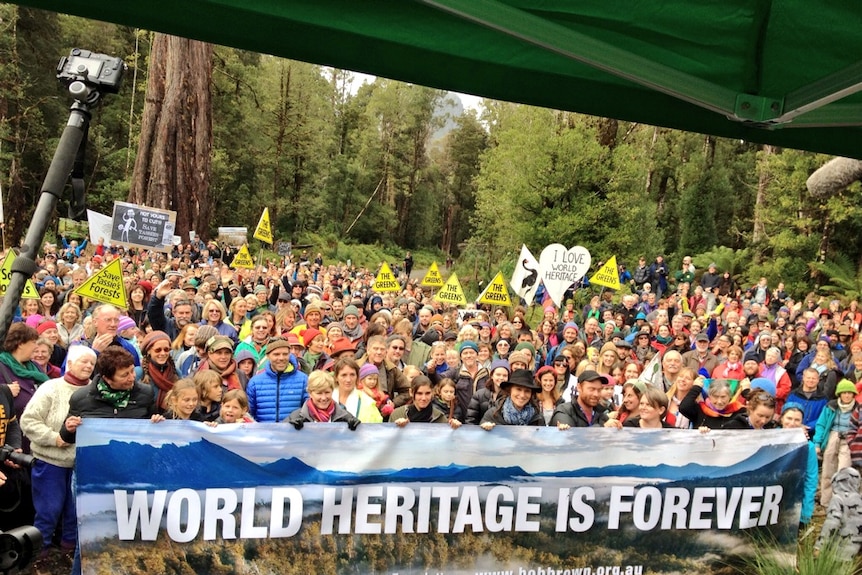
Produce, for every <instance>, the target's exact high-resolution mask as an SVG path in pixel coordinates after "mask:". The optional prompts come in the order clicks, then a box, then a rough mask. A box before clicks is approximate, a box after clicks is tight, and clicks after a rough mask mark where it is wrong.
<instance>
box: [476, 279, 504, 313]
mask: <svg viewBox="0 0 862 575" xmlns="http://www.w3.org/2000/svg"><path fill="white" fill-rule="evenodd" d="M476 301H477V302H479V303H487V304H490V305H504V306H511V305H512V300H511V299H509V291H508V290H507V289H506V281H505V280H504V279H503V272H497V275H495V276H494V279H493V280H491V283H489V284H488V287H486V288H485V290H484V291H483V292H482V293H481V294H479V297H478V298H477V299H476Z"/></svg>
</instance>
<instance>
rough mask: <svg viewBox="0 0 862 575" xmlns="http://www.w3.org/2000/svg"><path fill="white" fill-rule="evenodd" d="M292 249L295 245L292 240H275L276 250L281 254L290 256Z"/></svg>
mask: <svg viewBox="0 0 862 575" xmlns="http://www.w3.org/2000/svg"><path fill="white" fill-rule="evenodd" d="M292 250H293V246H292V245H291V243H290V242H275V251H276V252H277V253H278V255H280V256H289V255H290V252H291V251H292Z"/></svg>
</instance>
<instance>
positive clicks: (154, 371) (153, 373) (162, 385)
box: [144, 358, 179, 411]
mask: <svg viewBox="0 0 862 575" xmlns="http://www.w3.org/2000/svg"><path fill="white" fill-rule="evenodd" d="M144 362H145V364H146V366H145V371H146V373H147V379H149V380H150V381H151V382H153V384H155V386H156V387H157V388H158V390H159V392H158V395H157V397H156V405H157V406H158V408H159V411H165V410H166V409H167V405H166V404H165V397H167V395H168V392H169V391H170V390H172V389H173V388H174V383H175V382H176V381H177V379H179V376H178V375H177V370H176V368H175V367H174V362H173V361H171V360H168V363H167V364H165V365H162V366H160V365H159V364H157V363H156V362H154V361H150V360H149V359H147V358H144Z"/></svg>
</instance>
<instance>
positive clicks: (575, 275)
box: [539, 244, 592, 307]
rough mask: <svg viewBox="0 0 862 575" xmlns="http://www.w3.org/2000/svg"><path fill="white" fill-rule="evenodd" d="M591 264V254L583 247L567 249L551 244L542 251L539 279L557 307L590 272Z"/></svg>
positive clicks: (560, 245)
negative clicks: (567, 292) (567, 291)
mask: <svg viewBox="0 0 862 575" xmlns="http://www.w3.org/2000/svg"><path fill="white" fill-rule="evenodd" d="M590 263H592V257H591V256H590V252H589V251H587V248H585V247H583V246H575V247H573V248H570V249H567V248H566V246H564V245H562V244H551V245H549V246H547V247H545V249H543V250H542V255H540V256H539V277H540V278H541V280H542V283H544V284H545V289H546V290H547V292H548V295H549V296H550V298H551V299H552V300H553V302H554V303H555V304H557V307H559V306H560V305H561V304H562V301H563V294H565V293H566V290H567V289H569V287H570V286H572V284H576V283H578V281H579V280H580V279H581V278H582V277H584V274H586V273H587V271H589V269H590Z"/></svg>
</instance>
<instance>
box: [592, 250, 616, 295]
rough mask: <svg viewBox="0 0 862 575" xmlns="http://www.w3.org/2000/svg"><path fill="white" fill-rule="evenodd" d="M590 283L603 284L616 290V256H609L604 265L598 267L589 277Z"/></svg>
mask: <svg viewBox="0 0 862 575" xmlns="http://www.w3.org/2000/svg"><path fill="white" fill-rule="evenodd" d="M590 283H591V284H593V285H597V286H604V287H606V288H611V289H615V290H618V289H620V287H621V286H620V275H619V271H617V256H611V259H609V260H608V261H607V262H606V263H605V265H603V266H602V267H600V268H599V271H597V272H596V273H595V274H593V277H591V278H590Z"/></svg>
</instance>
